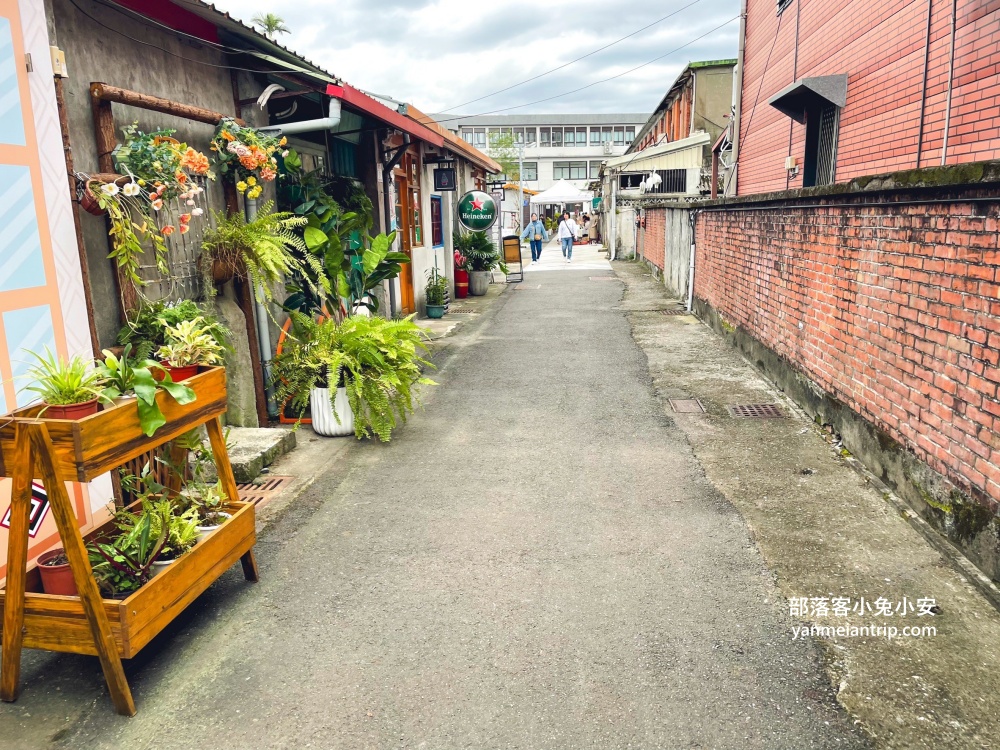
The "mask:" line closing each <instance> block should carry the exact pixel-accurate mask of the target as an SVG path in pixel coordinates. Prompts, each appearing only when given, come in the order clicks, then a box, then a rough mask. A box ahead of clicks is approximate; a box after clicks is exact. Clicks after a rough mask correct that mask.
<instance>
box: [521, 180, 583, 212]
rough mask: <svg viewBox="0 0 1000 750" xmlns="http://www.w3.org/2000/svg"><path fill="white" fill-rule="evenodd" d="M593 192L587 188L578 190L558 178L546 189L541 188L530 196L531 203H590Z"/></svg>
mask: <svg viewBox="0 0 1000 750" xmlns="http://www.w3.org/2000/svg"><path fill="white" fill-rule="evenodd" d="M593 197H594V194H593V193H591V192H590V191H589V190H580V188H578V187H576V186H575V185H573V184H572V183H569V182H567V181H566V180H559V181H558V182H556V184H555V185H553V186H552V187H550V188H549V189H548V190H543V191H542V192H541V193H538V194H537V195H533V196H531V203H532V204H533V205H541V206H544V205H563V204H566V203H590V201H591V199H592V198H593Z"/></svg>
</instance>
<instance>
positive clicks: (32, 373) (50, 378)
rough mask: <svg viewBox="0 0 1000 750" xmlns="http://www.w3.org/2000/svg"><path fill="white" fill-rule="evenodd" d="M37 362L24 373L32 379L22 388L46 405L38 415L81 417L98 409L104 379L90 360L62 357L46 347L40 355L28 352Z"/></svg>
mask: <svg viewBox="0 0 1000 750" xmlns="http://www.w3.org/2000/svg"><path fill="white" fill-rule="evenodd" d="M28 354H30V355H31V356H32V357H34V358H35V360H36V363H35V364H34V365H32V366H31V367H30V368H29V369H28V371H27V372H26V373H25V374H24V377H25V378H26V379H28V380H31V381H34V382H33V383H32V384H31V385H28V386H25V390H28V391H34V392H35V393H37V394H38V395H39V396H41V399H42V403H43V404H44V405H45V408H44V409H43V411H42V413H41V416H43V417H45V418H47V419H83V418H84V417H88V416H90V415H91V414H96V413H97V410H98V400H99V399H100V397H101V387H102V386H103V382H102V380H101V376H100V374H99V373H98V372H97V371H96V370H95V369H94V367H93V362H92V361H90V360H87V359H85V358H83V357H80V356H75V357H73V358H72V359H70V360H64V359H61V358H60V357H57V356H56V355H55V354H53V353H52V352H51V351H50V350H49V349H48V347H46V348H45V356H44V357H43V356H42V355H40V354H37V353H36V352H30V351H29V352H28Z"/></svg>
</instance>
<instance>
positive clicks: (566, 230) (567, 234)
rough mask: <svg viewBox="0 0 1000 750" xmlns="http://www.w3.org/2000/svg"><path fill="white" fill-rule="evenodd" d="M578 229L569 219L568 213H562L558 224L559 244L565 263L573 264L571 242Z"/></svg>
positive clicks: (573, 240)
mask: <svg viewBox="0 0 1000 750" xmlns="http://www.w3.org/2000/svg"><path fill="white" fill-rule="evenodd" d="M577 232H579V227H578V226H577V225H576V222H575V221H573V219H571V218H570V215H569V211H563V215H562V221H560V222H559V242H560V243H561V244H562V254H563V257H564V258H566V262H567V263H572V262H573V242H575V241H576V235H577Z"/></svg>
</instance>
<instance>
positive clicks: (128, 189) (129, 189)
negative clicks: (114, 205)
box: [122, 182, 142, 198]
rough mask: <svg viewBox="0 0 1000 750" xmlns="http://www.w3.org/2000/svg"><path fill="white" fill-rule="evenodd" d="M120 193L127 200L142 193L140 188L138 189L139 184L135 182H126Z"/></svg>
mask: <svg viewBox="0 0 1000 750" xmlns="http://www.w3.org/2000/svg"><path fill="white" fill-rule="evenodd" d="M122 192H123V193H125V195H126V196H128V197H129V198H134V197H135V196H137V195H138V194H139V193H141V192H142V188H140V187H139V184H138V183H136V182H126V183H125V187H123V188H122Z"/></svg>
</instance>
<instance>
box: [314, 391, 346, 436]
mask: <svg viewBox="0 0 1000 750" xmlns="http://www.w3.org/2000/svg"><path fill="white" fill-rule="evenodd" d="M334 399H335V402H336V406H337V416H336V417H335V416H334V415H333V406H332V405H331V404H330V389H329V388H313V389H312V390H311V391H309V411H310V413H311V416H312V428H313V432H315V433H316V434H317V435H323V436H324V437H343V436H344V435H353V434H354V411H353V410H352V409H351V402H350V401H349V400H348V398H347V389H346V388H338V389H337V395H336V396H335V397H334ZM337 417H339V418H340V421H339V422H338V421H337Z"/></svg>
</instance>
